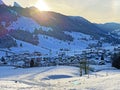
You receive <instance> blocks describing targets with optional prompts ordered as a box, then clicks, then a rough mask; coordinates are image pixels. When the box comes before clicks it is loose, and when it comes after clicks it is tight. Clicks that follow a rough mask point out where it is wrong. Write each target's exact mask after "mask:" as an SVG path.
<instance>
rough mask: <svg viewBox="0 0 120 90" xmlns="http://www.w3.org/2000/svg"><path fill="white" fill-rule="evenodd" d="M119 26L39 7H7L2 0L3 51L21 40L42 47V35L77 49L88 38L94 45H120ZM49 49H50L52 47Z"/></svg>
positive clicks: (0, 42)
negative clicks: (97, 43) (98, 43)
mask: <svg viewBox="0 0 120 90" xmlns="http://www.w3.org/2000/svg"><path fill="white" fill-rule="evenodd" d="M119 25H120V24H116V23H109V24H94V23H91V22H90V21H88V20H86V19H85V18H83V17H79V16H66V15H63V14H60V13H56V12H51V11H39V10H38V9H37V8H35V7H29V8H22V7H21V6H20V5H19V4H18V3H17V2H15V3H14V6H7V5H5V4H4V3H3V2H2V1H1V0H0V48H11V47H17V46H18V43H17V40H20V41H23V42H27V43H30V44H33V45H36V46H39V47H42V46H41V45H42V43H43V42H44V41H42V40H41V38H40V37H41V36H40V35H43V36H44V37H46V38H47V39H48V40H49V38H53V41H54V42H63V43H68V44H69V43H72V44H73V45H72V46H73V47H78V45H79V44H78V45H77V43H81V45H83V43H82V39H83V38H84V39H87V38H88V37H89V39H91V42H92V41H95V40H98V41H102V42H103V43H110V44H119V43H120V40H119V37H120V36H119V35H118V32H119V31H120V27H119ZM116 26H117V27H116ZM75 34H76V36H75ZM73 35H74V36H73ZM82 35H83V36H86V37H82ZM77 37H78V38H77ZM44 39H45V38H44ZM47 39H46V40H47ZM76 39H77V41H76ZM89 39H88V40H89ZM41 41H42V42H41ZM53 41H51V42H53ZM54 42H53V43H54ZM85 42H87V41H85ZM91 42H89V43H87V44H85V43H84V44H85V45H89V44H92V43H91ZM95 42H96V41H95ZM46 43H48V41H46ZM44 45H46V44H44ZM44 45H43V46H44ZM55 45H57V44H55ZM63 45H64V44H61V46H63ZM65 45H66V44H65ZM70 45H71V44H70ZM49 46H50V45H49ZM45 47H46V48H48V46H45ZM79 47H80V46H79ZM81 47H82V46H81ZM86 47H87V46H86Z"/></svg>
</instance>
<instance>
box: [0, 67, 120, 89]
mask: <svg viewBox="0 0 120 90" xmlns="http://www.w3.org/2000/svg"><path fill="white" fill-rule="evenodd" d="M96 67H97V66H96ZM101 67H105V66H99V70H98V71H97V72H92V73H91V74H90V75H89V77H88V75H84V76H83V77H80V76H79V68H78V67H71V66H51V67H35V68H24V69H23V68H15V67H11V66H1V67H0V90H120V72H119V70H116V69H114V68H106V70H103V69H102V70H100V68H101ZM109 67H110V66H109Z"/></svg>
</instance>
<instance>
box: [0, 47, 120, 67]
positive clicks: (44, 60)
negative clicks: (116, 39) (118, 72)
mask: <svg viewBox="0 0 120 90" xmlns="http://www.w3.org/2000/svg"><path fill="white" fill-rule="evenodd" d="M119 51H120V47H119V46H118V47H115V48H114V50H113V51H111V50H109V49H102V48H97V49H86V50H83V51H73V52H72V51H68V50H66V51H65V50H63V49H62V50H61V51H59V52H56V54H55V55H52V51H51V52H50V53H49V54H46V55H43V54H42V53H41V52H37V51H35V52H33V53H30V52H22V53H20V54H15V53H13V52H10V51H7V50H0V52H4V53H6V55H5V56H1V59H0V65H10V66H15V67H22V68H28V67H45V66H55V65H70V66H79V63H80V62H81V61H82V60H86V61H88V62H89V64H90V65H105V64H106V63H111V57H112V55H113V54H114V53H118V52H119Z"/></svg>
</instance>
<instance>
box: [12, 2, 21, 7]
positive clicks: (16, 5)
mask: <svg viewBox="0 0 120 90" xmlns="http://www.w3.org/2000/svg"><path fill="white" fill-rule="evenodd" d="M14 7H22V6H21V5H20V4H18V3H17V2H14Z"/></svg>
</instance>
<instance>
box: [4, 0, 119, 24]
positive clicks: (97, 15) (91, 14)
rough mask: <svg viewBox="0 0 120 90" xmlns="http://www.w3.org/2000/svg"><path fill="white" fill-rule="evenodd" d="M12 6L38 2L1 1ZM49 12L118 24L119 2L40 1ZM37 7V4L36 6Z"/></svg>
mask: <svg viewBox="0 0 120 90" xmlns="http://www.w3.org/2000/svg"><path fill="white" fill-rule="evenodd" d="M3 1H4V2H5V3H6V4H8V5H12V4H13V2H14V1H16V2H18V3H19V4H20V5H21V6H23V7H29V6H35V5H36V3H37V2H38V0H3ZM42 1H43V2H44V4H45V5H46V6H47V7H48V8H49V10H50V11H55V12H59V13H62V14H65V15H71V16H82V17H84V18H86V19H88V20H89V21H91V22H96V23H106V22H119V23H120V11H119V10H120V0H42ZM38 5H39V4H38Z"/></svg>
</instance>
